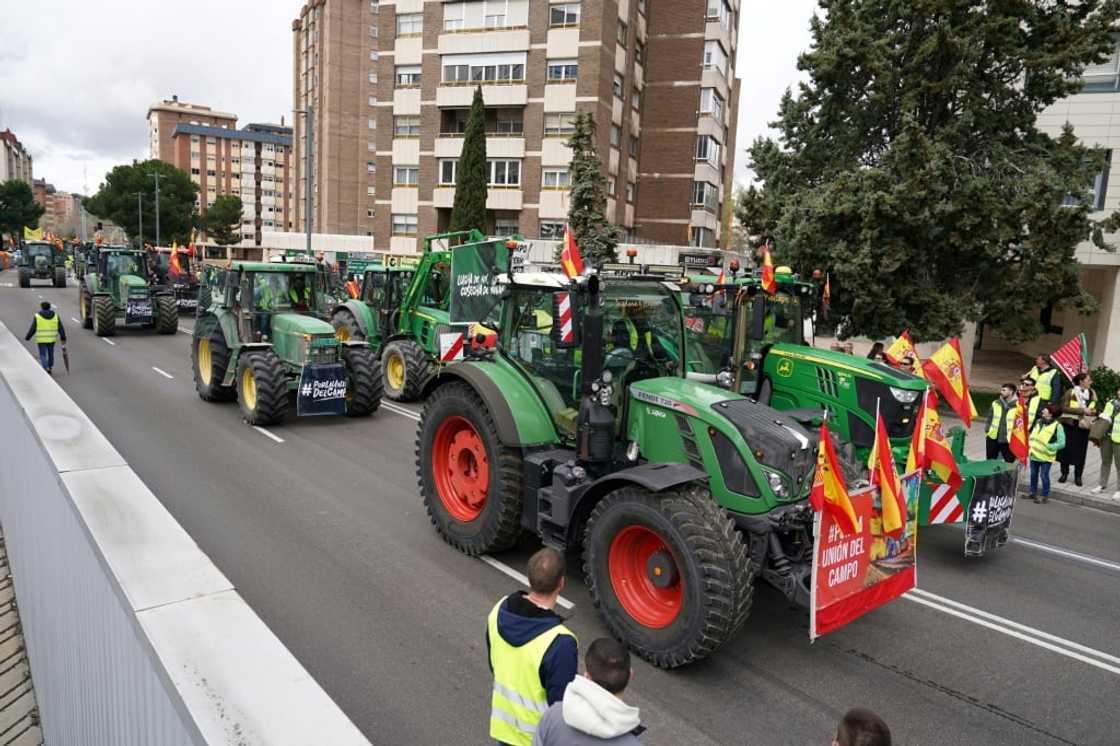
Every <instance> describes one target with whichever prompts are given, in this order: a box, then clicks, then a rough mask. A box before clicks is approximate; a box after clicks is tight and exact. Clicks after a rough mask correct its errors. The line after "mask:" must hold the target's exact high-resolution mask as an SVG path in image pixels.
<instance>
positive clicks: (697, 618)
mask: <svg viewBox="0 0 1120 746" xmlns="http://www.w3.org/2000/svg"><path fill="white" fill-rule="evenodd" d="M583 546H584V549H583V572H584V575H585V577H586V579H587V585H588V589H589V590H590V591H591V599H592V601H593V602H594V604H595V606H596V608H598V609H599V611H600V612H601V613H602V615H603V619H604V620H605V621H606V624H607V627H608V628H609V629H610V630H611V632H612V633H613V634H614V636H615V637H617V638H618V639H620V640H624V641H626V643H627V644H628V645H629V646H630V648H631V649H632V650H633V651H634V652H635V653H637V654H638V655H640V656H641V657H642V658H645V659H646V660H648V661H649V662H650V663H652V664H654V665H655V666H660V667H661V668H675V667H677V666H682V665H684V664H686V663H689V662H691V661H695V660H699V659H700V658H705V657H707V656H708V655H710V654H711V653H712V652H714V651H715V650H716V649H717V648H718V647H719V646H720V645H722V644H723V643H724V642H726V641H727V640H728V639H729V638H730V637H731V636H732V635H733V634H734V633H735V632H736V631H737V630H738V629H739V628H740V627H741V626H742V625H743V622H744V621H746V618H747V615H748V614H749V613H750V607H751V598H752V595H753V591H754V586H753V583H752V577H751V576H752V572H751V568H750V559H749V557H748V555H747V548H746V545H745V544H744V543H743V540H742V538H741V537H740V536H739V532H738V531H736V530H735V527H734V524H732V522H731V519H730V518H728V517H727V514H726V513H724V511H723V509H722V508H720V507H719V506H718V505H717V504H716V502H715V501H714V500H713V499H712V496H711V493H710V492H709V491H708V488H707V487H704V486H701V485H686V486H682V487H679V488H676V489H673V490H668V491H666V492H659V493H652V492H649V491H647V490H644V489H641V488H637V487H624V488H622V489H619V490H616V491H615V492H613V493H611V494H609V495H607V496H606V497H605V498H603V500H602V501H600V502H599V504H597V505H596V506H595V509H594V510H593V511H592V512H591V517H590V518H589V519H588V522H587V528H586V531H585V534H584V542H583Z"/></svg>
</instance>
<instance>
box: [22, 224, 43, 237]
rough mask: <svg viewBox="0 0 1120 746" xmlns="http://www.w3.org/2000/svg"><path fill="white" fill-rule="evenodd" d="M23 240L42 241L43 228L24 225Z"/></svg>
mask: <svg viewBox="0 0 1120 746" xmlns="http://www.w3.org/2000/svg"><path fill="white" fill-rule="evenodd" d="M23 240H24V241H42V240H43V229H42V228H35V229H31V228H28V227H27V226H26V225H25V226H23Z"/></svg>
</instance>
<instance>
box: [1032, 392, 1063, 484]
mask: <svg viewBox="0 0 1120 746" xmlns="http://www.w3.org/2000/svg"><path fill="white" fill-rule="evenodd" d="M1030 447H1031V453H1030V462H1031V492H1030V495H1029V497H1030V498H1031V499H1032V500H1034V501H1035V502H1036V503H1045V502H1049V501H1050V467H1051V466H1053V465H1054V462H1055V461H1056V460H1057V459H1058V451H1060V450H1062V449H1063V448H1065V447H1066V434H1065V431H1064V430H1062V425H1061V423H1059V422H1058V407H1057V405H1055V404H1044V405H1043V406H1042V409H1041V410H1040V411H1039V415H1038V419H1037V420H1035V421H1034V425H1032V426H1031V431H1030ZM1040 476H1041V477H1042V493H1041V494H1040V493H1039V491H1038V478H1039V477H1040Z"/></svg>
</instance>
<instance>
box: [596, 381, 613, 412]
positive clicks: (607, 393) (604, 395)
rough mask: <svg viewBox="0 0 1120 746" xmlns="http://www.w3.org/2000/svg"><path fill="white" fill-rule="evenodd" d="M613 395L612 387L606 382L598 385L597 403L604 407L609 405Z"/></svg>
mask: <svg viewBox="0 0 1120 746" xmlns="http://www.w3.org/2000/svg"><path fill="white" fill-rule="evenodd" d="M613 396H614V387H613V386H611V385H609V384H606V385H603V386H600V387H599V403H600V404H602V405H603V406H604V407H607V406H610V403H611V398H612V397H613Z"/></svg>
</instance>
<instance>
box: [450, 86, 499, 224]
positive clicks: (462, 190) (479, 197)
mask: <svg viewBox="0 0 1120 746" xmlns="http://www.w3.org/2000/svg"><path fill="white" fill-rule="evenodd" d="M489 181H490V166H489V164H488V163H487V162H486V107H485V105H484V104H483V101H482V87H481V86H479V87H478V88H476V89H475V91H474V101H473V102H472V103H471V113H470V115H469V116H468V117H467V131H466V133H464V137H463V153H462V155H460V156H459V165H458V168H457V172H456V174H455V204H454V205H453V206H452V207H451V227H450V230H452V231H466V230H470V229H471V228H475V229H477V230H480V231H482V232H484V233H485V232H486V185H487V184H488V183H489Z"/></svg>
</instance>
